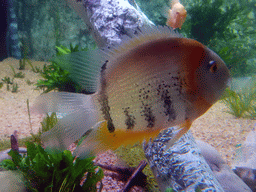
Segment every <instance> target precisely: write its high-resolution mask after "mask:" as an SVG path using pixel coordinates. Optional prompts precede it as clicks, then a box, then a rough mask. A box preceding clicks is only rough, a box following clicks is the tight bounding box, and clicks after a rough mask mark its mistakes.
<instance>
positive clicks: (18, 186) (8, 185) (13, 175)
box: [0, 171, 26, 192]
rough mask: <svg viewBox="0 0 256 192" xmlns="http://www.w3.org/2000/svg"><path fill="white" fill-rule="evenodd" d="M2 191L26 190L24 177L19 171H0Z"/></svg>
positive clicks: (22, 191) (23, 191) (0, 188)
mask: <svg viewBox="0 0 256 192" xmlns="http://www.w3.org/2000/svg"><path fill="white" fill-rule="evenodd" d="M0 191H1V192H25V191H26V188H25V186H24V182H23V178H22V175H21V174H20V173H18V172H17V171H0Z"/></svg>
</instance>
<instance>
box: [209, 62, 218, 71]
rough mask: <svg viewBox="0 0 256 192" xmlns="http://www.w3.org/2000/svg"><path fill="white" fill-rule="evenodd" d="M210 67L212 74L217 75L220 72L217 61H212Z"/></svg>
mask: <svg viewBox="0 0 256 192" xmlns="http://www.w3.org/2000/svg"><path fill="white" fill-rule="evenodd" d="M209 66H210V71H211V72H212V73H215V72H216V71H217V70H218V65H217V63H216V61H210V62H209Z"/></svg>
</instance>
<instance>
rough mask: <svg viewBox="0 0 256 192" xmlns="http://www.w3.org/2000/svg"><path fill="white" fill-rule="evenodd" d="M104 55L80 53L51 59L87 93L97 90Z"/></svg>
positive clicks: (102, 53)
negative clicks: (67, 72) (68, 73)
mask: <svg viewBox="0 0 256 192" xmlns="http://www.w3.org/2000/svg"><path fill="white" fill-rule="evenodd" d="M105 60H106V55H105V53H104V52H101V51H100V50H92V51H80V52H73V53H70V54H66V55H62V56H58V57H56V58H55V59H53V61H54V62H56V63H57V64H58V65H59V66H60V67H61V68H63V69H65V70H67V71H69V72H70V78H71V79H72V80H73V81H74V82H76V83H78V84H80V85H81V86H82V88H83V89H84V90H85V91H86V92H88V93H94V92H96V91H97V89H98V83H99V78H100V70H101V67H102V65H103V64H104V62H105Z"/></svg>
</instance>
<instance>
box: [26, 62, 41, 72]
mask: <svg viewBox="0 0 256 192" xmlns="http://www.w3.org/2000/svg"><path fill="white" fill-rule="evenodd" d="M25 61H26V62H27V63H28V64H29V66H30V67H31V69H32V71H33V72H34V73H40V72H41V69H40V68H38V67H34V66H33V65H32V62H31V61H30V60H29V59H25Z"/></svg>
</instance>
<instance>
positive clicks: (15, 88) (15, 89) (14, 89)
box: [12, 83, 19, 93]
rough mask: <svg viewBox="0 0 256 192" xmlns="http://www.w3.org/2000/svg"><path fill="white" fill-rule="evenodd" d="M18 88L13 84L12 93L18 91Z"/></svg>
mask: <svg viewBox="0 0 256 192" xmlns="http://www.w3.org/2000/svg"><path fill="white" fill-rule="evenodd" d="M18 88H19V86H18V84H17V83H15V84H13V85H12V93H16V92H17V91H18Z"/></svg>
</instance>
